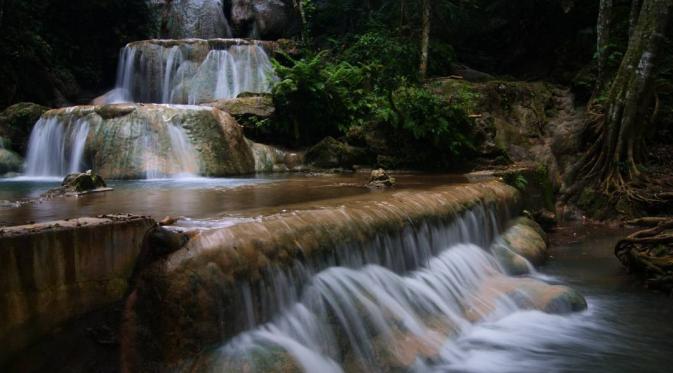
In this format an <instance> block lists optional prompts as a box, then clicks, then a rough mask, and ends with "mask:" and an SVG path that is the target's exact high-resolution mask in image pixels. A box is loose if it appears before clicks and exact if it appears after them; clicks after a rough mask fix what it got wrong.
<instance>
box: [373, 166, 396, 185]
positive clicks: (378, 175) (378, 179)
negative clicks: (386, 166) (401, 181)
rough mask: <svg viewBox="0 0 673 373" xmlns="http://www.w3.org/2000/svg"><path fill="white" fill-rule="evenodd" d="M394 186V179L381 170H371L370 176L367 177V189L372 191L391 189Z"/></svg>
mask: <svg viewBox="0 0 673 373" xmlns="http://www.w3.org/2000/svg"><path fill="white" fill-rule="evenodd" d="M394 185H395V178H394V177H390V175H388V174H387V173H386V171H385V170H383V169H382V168H379V169H378V170H373V171H372V173H371V175H369V183H367V187H368V188H373V189H386V188H392V187H393V186H394Z"/></svg>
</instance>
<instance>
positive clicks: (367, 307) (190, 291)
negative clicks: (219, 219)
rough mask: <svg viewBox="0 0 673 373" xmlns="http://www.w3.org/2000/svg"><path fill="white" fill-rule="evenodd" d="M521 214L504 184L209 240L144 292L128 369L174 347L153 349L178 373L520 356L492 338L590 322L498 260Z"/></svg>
mask: <svg viewBox="0 0 673 373" xmlns="http://www.w3.org/2000/svg"><path fill="white" fill-rule="evenodd" d="M490 193H495V194H493V195H492V196H493V198H495V200H493V199H491V197H486V198H485V196H488V195H491V194H490ZM475 198H476V200H475ZM482 198H485V199H482ZM487 201H491V202H487ZM515 202H516V197H515V195H514V194H513V191H512V190H510V189H508V188H507V187H503V186H502V185H501V184H498V183H489V184H484V185H462V186H454V187H441V188H436V189H433V190H430V191H427V192H408V193H405V192H399V193H394V194H390V195H382V196H380V197H379V198H377V197H370V199H369V200H368V201H362V200H358V199H357V198H353V199H352V200H351V199H348V200H340V201H338V202H335V205H331V204H330V205H327V206H321V207H320V208H317V209H309V210H302V209H299V210H296V211H292V212H288V213H283V214H279V215H277V216H270V217H268V218H263V219H261V220H259V221H252V222H246V223H241V224H239V225H234V226H230V227H225V228H219V229H215V230H209V231H207V232H202V233H201V234H200V235H199V236H197V237H195V238H194V239H193V240H191V241H190V242H189V243H188V244H187V245H186V247H185V248H184V250H181V251H178V252H176V253H174V254H173V255H172V256H171V258H170V264H169V265H168V266H165V267H161V268H159V267H156V268H154V269H153V273H152V274H151V275H150V276H148V277H146V278H144V282H143V284H142V285H140V286H139V288H138V289H137V291H138V293H137V294H138V298H137V299H134V300H133V302H132V303H129V305H130V306H131V307H133V308H132V313H130V314H129V315H127V316H128V317H133V319H134V320H135V321H134V323H131V324H129V325H127V328H126V331H127V332H128V335H129V336H130V338H132V339H133V340H134V341H139V345H137V344H134V343H131V344H130V345H131V346H134V348H136V347H138V346H140V347H138V348H139V350H135V349H134V350H125V353H126V356H129V357H130V358H131V359H132V360H133V359H135V358H134V357H133V356H137V359H139V360H137V361H143V360H142V359H143V356H145V353H144V352H143V351H154V352H155V353H158V351H159V350H155V349H154V348H156V347H155V346H157V344H156V341H157V340H161V339H162V338H168V336H176V335H178V336H180V337H181V340H180V342H177V343H174V344H171V345H170V346H167V347H164V345H161V344H160V343H159V345H160V347H159V349H161V352H162V353H163V354H164V355H162V356H167V361H165V363H168V364H169V367H170V366H172V365H171V364H175V365H173V366H179V367H180V368H179V369H177V370H179V371H249V372H267V371H308V372H313V371H316V372H317V371H320V372H322V371H325V372H344V371H345V372H358V371H372V372H379V371H380V372H389V371H407V372H414V371H416V372H427V371H437V372H442V371H463V370H461V369H460V368H458V367H461V366H465V365H466V364H473V362H472V361H471V358H472V354H473V353H474V352H475V351H481V352H483V353H484V354H486V353H488V351H489V348H488V346H481V345H477V346H475V345H473V344H466V343H465V341H466V340H472V341H473V340H478V339H481V340H486V341H487V342H488V343H490V342H491V341H492V342H494V343H510V342H515V340H512V341H508V340H505V339H504V338H501V337H499V336H497V337H493V338H490V339H489V336H488V335H484V328H487V327H486V326H485V325H499V323H500V321H501V320H507V319H509V318H510V317H516V316H517V315H522V314H528V315H530V317H529V318H530V319H531V320H550V321H549V322H550V323H556V322H558V321H559V320H565V319H564V318H563V317H561V316H558V317H554V316H553V315H552V314H564V313H570V312H573V311H580V310H583V309H585V308H586V303H585V301H584V299H583V298H582V297H581V295H579V294H578V293H577V292H575V291H574V290H572V289H570V288H568V287H565V286H558V285H549V284H547V283H545V282H543V281H541V280H540V279H537V278H532V277H511V276H508V275H507V273H506V272H505V270H506V266H507V264H506V263H503V262H501V261H499V259H498V258H497V257H496V256H495V255H494V254H493V253H494V251H495V250H496V247H497V246H500V245H503V244H505V245H508V243H506V242H504V240H502V239H501V237H505V236H506V235H509V234H513V233H512V232H516V231H517V230H515V229H514V228H513V227H510V228H508V229H507V230H506V232H505V235H503V236H501V234H503V233H502V232H503V230H504V228H505V227H506V224H507V221H508V217H509V213H508V211H509V206H510V204H511V203H515ZM448 217H451V219H447V218H448ZM521 224H523V223H521ZM531 229H532V228H531ZM535 234H539V233H535ZM539 239H541V240H542V238H541V236H540V237H539ZM512 242H516V241H512ZM512 249H514V246H512ZM522 260H526V259H522ZM166 279H168V280H166ZM187 284H189V285H187ZM158 306H161V307H163V308H162V315H155V314H152V315H149V314H146V313H144V310H145V309H152V308H153V307H158ZM184 310H189V311H188V312H185V311H184ZM545 313H548V314H545ZM194 315H198V316H196V317H195V316H194ZM157 318H159V319H160V320H157ZM503 322H504V321H503ZM535 323H536V321H531V325H525V326H524V327H525V328H534V327H535V326H536V324H535ZM566 324H567V323H566ZM571 326H572V327H577V326H578V325H577V324H572V323H571ZM547 328H548V329H549V330H553V331H555V332H558V333H559V334H560V332H561V331H562V330H563V327H562V326H559V325H557V324H550V325H548V326H547ZM538 329H539V328H538ZM136 336H137V337H136ZM150 336H151V337H150ZM134 338H138V339H134ZM171 338H172V337H171ZM512 338H516V336H513V337H512ZM147 339H150V340H152V341H153V344H152V345H142V344H143V343H144V342H143V341H145V340H147ZM526 343H533V344H534V343H535V339H532V340H530V341H528V340H527V341H526ZM148 346H149V349H147V350H146V348H148ZM194 346H197V348H195V347H194ZM521 347H522V348H524V349H531V350H534V349H535V348H545V347H544V346H541V347H540V346H536V345H525V346H521ZM197 350H198V351H200V352H199V353H196V354H195V353H194V351H197ZM138 351H140V352H138ZM136 354H138V355H136ZM467 371H476V372H479V371H483V370H479V369H475V370H470V369H467ZM495 371H499V370H498V369H495ZM502 371H507V370H506V369H505V370H502ZM514 371H517V370H514ZM538 371H539V370H538Z"/></svg>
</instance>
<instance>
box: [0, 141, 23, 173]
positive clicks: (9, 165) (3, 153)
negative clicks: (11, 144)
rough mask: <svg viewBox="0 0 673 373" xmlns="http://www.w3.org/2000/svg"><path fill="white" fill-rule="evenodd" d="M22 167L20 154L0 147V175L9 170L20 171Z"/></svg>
mask: <svg viewBox="0 0 673 373" xmlns="http://www.w3.org/2000/svg"><path fill="white" fill-rule="evenodd" d="M22 167H23V159H21V156H19V155H18V154H16V153H14V152H13V151H11V150H9V149H3V148H1V147H0V175H3V174H6V173H9V172H20V171H21V168H22Z"/></svg>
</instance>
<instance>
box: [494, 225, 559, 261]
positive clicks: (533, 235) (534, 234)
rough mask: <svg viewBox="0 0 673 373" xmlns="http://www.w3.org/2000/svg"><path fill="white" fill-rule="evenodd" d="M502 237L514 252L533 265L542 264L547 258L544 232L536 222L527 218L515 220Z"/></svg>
mask: <svg viewBox="0 0 673 373" xmlns="http://www.w3.org/2000/svg"><path fill="white" fill-rule="evenodd" d="M502 238H503V240H504V241H505V242H506V243H507V246H508V247H509V248H510V249H511V250H512V251H513V252H514V253H516V254H518V255H521V256H522V257H524V258H525V259H526V260H528V261H529V262H531V263H532V264H533V265H536V266H538V265H542V264H544V262H545V261H546V260H547V256H548V253H547V237H546V234H545V233H544V230H542V228H541V227H540V226H539V225H538V224H537V223H536V222H534V221H532V220H530V219H528V218H519V219H517V220H515V221H514V223H513V225H512V226H511V227H510V228H509V229H508V230H507V231H506V232H505V234H503V236H502Z"/></svg>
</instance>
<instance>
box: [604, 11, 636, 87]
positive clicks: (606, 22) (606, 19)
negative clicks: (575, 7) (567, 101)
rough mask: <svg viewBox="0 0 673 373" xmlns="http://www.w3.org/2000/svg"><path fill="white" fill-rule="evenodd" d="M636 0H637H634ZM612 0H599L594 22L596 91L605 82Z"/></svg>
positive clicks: (610, 31) (610, 32)
mask: <svg viewBox="0 0 673 373" xmlns="http://www.w3.org/2000/svg"><path fill="white" fill-rule="evenodd" d="M635 1H637V0H635ZM612 12H613V3H612V0H601V2H600V5H599V8H598V21H597V22H596V60H597V63H598V77H597V81H596V83H597V84H596V88H597V91H598V92H600V91H601V90H602V88H603V84H604V82H605V67H606V65H607V58H608V55H607V54H608V49H609V45H610V35H611V34H612Z"/></svg>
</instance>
